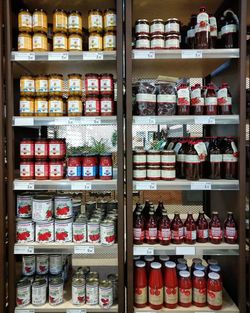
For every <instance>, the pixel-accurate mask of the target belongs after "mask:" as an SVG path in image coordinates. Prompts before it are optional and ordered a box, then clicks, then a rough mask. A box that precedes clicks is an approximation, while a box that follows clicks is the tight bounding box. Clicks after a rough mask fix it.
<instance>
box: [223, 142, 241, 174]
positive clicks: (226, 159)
mask: <svg viewBox="0 0 250 313" xmlns="http://www.w3.org/2000/svg"><path fill="white" fill-rule="evenodd" d="M224 144H225V148H224V151H223V155H222V162H223V178H225V179H236V178H237V173H238V149H237V147H236V144H235V142H234V141H233V140H232V139H230V138H227V139H225V140H224Z"/></svg>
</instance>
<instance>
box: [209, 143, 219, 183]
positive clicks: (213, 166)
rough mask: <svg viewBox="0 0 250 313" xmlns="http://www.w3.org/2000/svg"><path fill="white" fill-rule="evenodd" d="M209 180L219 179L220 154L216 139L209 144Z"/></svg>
mask: <svg viewBox="0 0 250 313" xmlns="http://www.w3.org/2000/svg"><path fill="white" fill-rule="evenodd" d="M209 161H210V162H209V178H210V179H221V173H222V152H221V149H220V147H219V144H218V139H217V138H212V139H211V141H210V144H209Z"/></svg>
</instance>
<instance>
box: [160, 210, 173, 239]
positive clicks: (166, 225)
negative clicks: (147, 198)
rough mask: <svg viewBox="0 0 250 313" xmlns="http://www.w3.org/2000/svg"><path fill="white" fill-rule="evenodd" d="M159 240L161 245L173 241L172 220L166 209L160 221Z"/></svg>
mask: <svg viewBox="0 0 250 313" xmlns="http://www.w3.org/2000/svg"><path fill="white" fill-rule="evenodd" d="M158 240H159V242H160V244H161V245H169V244H170V242H171V222H170V219H169V218H168V214H167V211H165V210H164V211H162V216H161V217H160V219H159V222H158Z"/></svg>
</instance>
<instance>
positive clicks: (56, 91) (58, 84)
mask: <svg viewBox="0 0 250 313" xmlns="http://www.w3.org/2000/svg"><path fill="white" fill-rule="evenodd" d="M63 84H64V81H63V75H61V74H51V75H49V94H50V96H62V94H63V89H64V88H63Z"/></svg>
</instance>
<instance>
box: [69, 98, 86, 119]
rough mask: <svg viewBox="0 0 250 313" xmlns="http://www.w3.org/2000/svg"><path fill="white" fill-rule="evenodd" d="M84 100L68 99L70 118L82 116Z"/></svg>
mask: <svg viewBox="0 0 250 313" xmlns="http://www.w3.org/2000/svg"><path fill="white" fill-rule="evenodd" d="M82 109H83V106H82V99H81V97H78V96H70V97H69V98H68V116H81V115H82Z"/></svg>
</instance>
